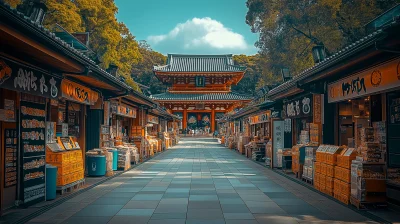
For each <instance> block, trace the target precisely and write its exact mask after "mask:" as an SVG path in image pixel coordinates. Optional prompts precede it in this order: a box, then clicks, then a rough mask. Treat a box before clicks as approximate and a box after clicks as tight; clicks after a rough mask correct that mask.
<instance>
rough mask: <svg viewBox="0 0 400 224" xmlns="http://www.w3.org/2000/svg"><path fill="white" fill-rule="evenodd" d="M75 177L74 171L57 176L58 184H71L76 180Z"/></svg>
mask: <svg viewBox="0 0 400 224" xmlns="http://www.w3.org/2000/svg"><path fill="white" fill-rule="evenodd" d="M73 178H74V177H73V173H69V174H65V175H62V176H57V183H56V184H57V186H64V185H67V184H70V183H72V182H74V181H73Z"/></svg>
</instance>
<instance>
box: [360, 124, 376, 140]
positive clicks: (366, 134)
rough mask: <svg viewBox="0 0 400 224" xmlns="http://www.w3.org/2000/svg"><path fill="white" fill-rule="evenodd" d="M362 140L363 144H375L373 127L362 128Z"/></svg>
mask: <svg viewBox="0 0 400 224" xmlns="http://www.w3.org/2000/svg"><path fill="white" fill-rule="evenodd" d="M360 140H361V144H362V143H363V142H374V141H375V137H374V128H371V127H365V128H360Z"/></svg>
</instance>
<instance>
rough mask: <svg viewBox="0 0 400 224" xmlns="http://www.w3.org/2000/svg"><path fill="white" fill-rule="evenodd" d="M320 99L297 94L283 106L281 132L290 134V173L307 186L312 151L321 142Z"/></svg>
mask: <svg viewBox="0 0 400 224" xmlns="http://www.w3.org/2000/svg"><path fill="white" fill-rule="evenodd" d="M322 97H323V96H322V95H321V94H306V95H300V96H296V97H294V98H293V99H292V100H288V101H286V102H285V103H284V105H283V112H284V118H286V119H285V120H284V121H283V124H282V125H283V126H284V128H283V129H284V132H285V133H291V135H292V136H290V137H289V138H291V142H293V143H294V144H293V145H294V146H293V147H292V149H291V157H292V158H291V161H292V165H291V167H292V171H293V172H294V174H295V175H296V177H297V178H303V179H305V180H307V181H309V182H311V183H312V181H313V176H314V160H315V159H314V157H315V154H316V153H315V152H316V150H317V147H318V146H319V145H320V144H321V142H322V139H321V137H322V128H321V127H322V110H321V108H322V107H321V103H322ZM284 136H285V134H284ZM285 140H286V138H284V139H283V142H284V143H285ZM289 142H290V140H289ZM286 143H287V142H286Z"/></svg>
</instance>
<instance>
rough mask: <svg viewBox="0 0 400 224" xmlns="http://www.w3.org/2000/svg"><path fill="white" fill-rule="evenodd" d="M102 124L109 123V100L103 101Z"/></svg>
mask: <svg viewBox="0 0 400 224" xmlns="http://www.w3.org/2000/svg"><path fill="white" fill-rule="evenodd" d="M104 125H107V126H108V125H110V101H104Z"/></svg>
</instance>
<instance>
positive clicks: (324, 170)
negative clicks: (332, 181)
mask: <svg viewBox="0 0 400 224" xmlns="http://www.w3.org/2000/svg"><path fill="white" fill-rule="evenodd" d="M321 173H322V174H324V175H326V164H325V163H321Z"/></svg>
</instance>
